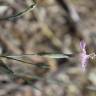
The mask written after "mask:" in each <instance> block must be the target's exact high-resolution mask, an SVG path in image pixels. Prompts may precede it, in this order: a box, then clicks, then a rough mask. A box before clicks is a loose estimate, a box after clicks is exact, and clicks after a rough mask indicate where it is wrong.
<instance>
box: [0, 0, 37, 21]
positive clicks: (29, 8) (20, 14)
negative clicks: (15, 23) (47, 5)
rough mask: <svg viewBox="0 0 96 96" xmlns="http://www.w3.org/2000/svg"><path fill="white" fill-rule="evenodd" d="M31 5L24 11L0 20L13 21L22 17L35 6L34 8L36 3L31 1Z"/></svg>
mask: <svg viewBox="0 0 96 96" xmlns="http://www.w3.org/2000/svg"><path fill="white" fill-rule="evenodd" d="M33 2H34V3H33V4H31V5H30V6H28V7H27V8H25V10H23V11H21V12H18V13H16V14H15V15H11V16H7V17H0V20H9V19H14V18H16V17H19V16H22V15H23V14H24V13H26V12H27V11H30V10H32V9H33V8H34V7H35V6H36V1H35V0H33Z"/></svg>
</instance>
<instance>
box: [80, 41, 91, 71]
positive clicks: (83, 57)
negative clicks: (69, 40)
mask: <svg viewBox="0 0 96 96" xmlns="http://www.w3.org/2000/svg"><path fill="white" fill-rule="evenodd" d="M85 47H86V43H85V42H84V41H81V42H80V48H81V53H80V59H81V68H82V71H83V72H84V71H85V70H86V66H87V63H88V59H89V57H90V56H89V55H87V54H86V49H85Z"/></svg>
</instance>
